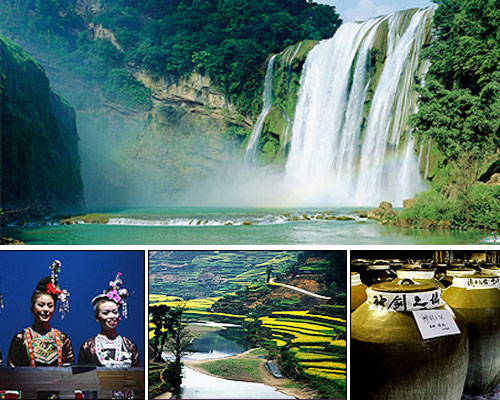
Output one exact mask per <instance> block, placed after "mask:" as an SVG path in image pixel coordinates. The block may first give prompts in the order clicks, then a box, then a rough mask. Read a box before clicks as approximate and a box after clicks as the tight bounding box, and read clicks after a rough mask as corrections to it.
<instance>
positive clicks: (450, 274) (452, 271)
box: [440, 267, 476, 287]
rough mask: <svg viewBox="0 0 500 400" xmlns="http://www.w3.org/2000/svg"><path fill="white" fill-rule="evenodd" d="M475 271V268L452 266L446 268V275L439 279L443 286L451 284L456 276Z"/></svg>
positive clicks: (471, 273) (466, 274)
mask: <svg viewBox="0 0 500 400" xmlns="http://www.w3.org/2000/svg"><path fill="white" fill-rule="evenodd" d="M475 273H476V270H475V269H473V268H465V267H453V268H449V269H447V270H446V276H445V277H444V278H443V279H441V281H440V282H441V283H442V284H443V285H444V287H448V286H451V284H452V283H453V278H454V277H456V276H468V275H473V274H475Z"/></svg>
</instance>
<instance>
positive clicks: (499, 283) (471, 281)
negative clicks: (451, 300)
mask: <svg viewBox="0 0 500 400" xmlns="http://www.w3.org/2000/svg"><path fill="white" fill-rule="evenodd" d="M453 286H455V287H459V288H465V289H497V288H500V277H498V278H486V277H485V278H481V277H477V278H476V277H466V276H463V277H459V276H455V277H454V278H453Z"/></svg>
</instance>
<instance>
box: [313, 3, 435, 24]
mask: <svg viewBox="0 0 500 400" xmlns="http://www.w3.org/2000/svg"><path fill="white" fill-rule="evenodd" d="M317 2H318V3H323V4H329V5H331V6H335V8H336V9H337V12H338V13H339V14H340V16H341V17H342V20H343V21H344V22H347V21H364V20H367V19H369V18H372V17H376V16H378V15H382V14H391V13H393V12H395V11H399V10H406V9H408V8H415V7H418V8H421V7H428V6H431V5H432V4H433V3H432V2H431V1H430V0H354V1H353V0H317Z"/></svg>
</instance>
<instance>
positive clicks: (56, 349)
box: [7, 327, 74, 367]
mask: <svg viewBox="0 0 500 400" xmlns="http://www.w3.org/2000/svg"><path fill="white" fill-rule="evenodd" d="M73 362H74V355H73V346H72V345H71V340H70V339H69V337H68V336H67V335H66V334H64V333H63V332H61V331H59V330H57V329H55V328H52V329H51V330H50V331H49V332H48V333H47V334H46V335H40V334H39V333H37V332H36V331H34V330H33V328H32V327H29V328H26V329H23V330H22V331H21V332H18V333H16V335H15V336H14V338H13V339H12V342H11V343H10V347H9V354H8V356H7V365H9V366H10V367H31V366H36V367H42V366H46V367H57V366H58V365H61V364H66V363H70V364H72V363H73Z"/></svg>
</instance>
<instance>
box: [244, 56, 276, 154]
mask: <svg viewBox="0 0 500 400" xmlns="http://www.w3.org/2000/svg"><path fill="white" fill-rule="evenodd" d="M275 58H276V55H273V56H272V57H271V58H270V59H269V62H268V63H267V69H266V77H265V79H264V95H263V99H262V102H263V106H262V111H261V113H260V114H259V117H258V118H257V122H256V123H255V125H254V127H253V129H252V134H251V135H250V139H249V140H248V144H247V148H246V152H245V158H246V160H247V161H250V162H254V161H255V156H256V154H257V147H258V144H259V138H260V133H261V131H262V124H263V123H264V120H265V118H266V116H267V114H268V113H269V110H271V107H272V105H273V69H274V60H275Z"/></svg>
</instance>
